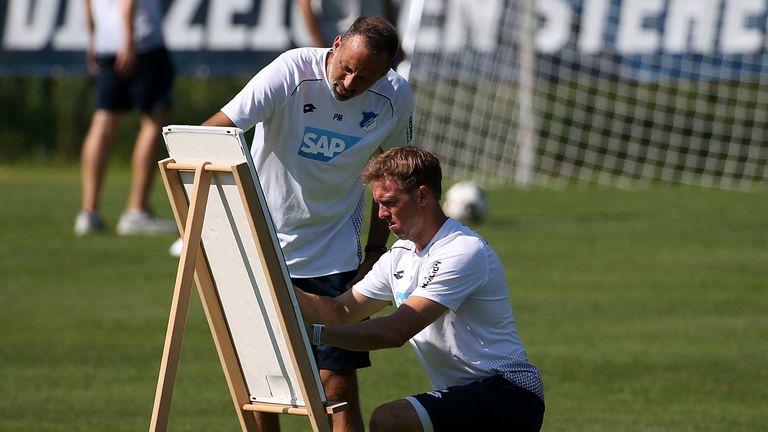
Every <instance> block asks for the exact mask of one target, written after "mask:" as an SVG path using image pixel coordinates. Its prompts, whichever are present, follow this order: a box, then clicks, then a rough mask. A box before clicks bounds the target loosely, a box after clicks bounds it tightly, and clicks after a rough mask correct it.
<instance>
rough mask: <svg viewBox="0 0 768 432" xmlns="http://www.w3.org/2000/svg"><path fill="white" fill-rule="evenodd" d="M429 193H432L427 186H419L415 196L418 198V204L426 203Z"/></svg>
mask: <svg viewBox="0 0 768 432" xmlns="http://www.w3.org/2000/svg"><path fill="white" fill-rule="evenodd" d="M431 194H432V192H430V190H429V188H428V187H426V186H424V185H421V186H419V189H418V190H417V191H416V197H417V199H418V204H419V205H426V203H427V200H428V199H429V196H430V195H431Z"/></svg>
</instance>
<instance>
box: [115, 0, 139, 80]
mask: <svg viewBox="0 0 768 432" xmlns="http://www.w3.org/2000/svg"><path fill="white" fill-rule="evenodd" d="M135 12H136V0H123V1H121V2H120V20H121V21H122V25H123V46H122V48H120V51H119V52H118V53H117V58H115V72H117V74H118V75H120V76H130V75H131V74H132V73H133V70H134V69H135V67H136V50H135V47H134V42H133V32H134V28H133V15H134V14H135Z"/></svg>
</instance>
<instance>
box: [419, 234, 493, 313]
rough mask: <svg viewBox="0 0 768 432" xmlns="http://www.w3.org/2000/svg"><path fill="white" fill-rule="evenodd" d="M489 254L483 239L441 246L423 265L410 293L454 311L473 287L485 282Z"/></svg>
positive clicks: (470, 292)
mask: <svg viewBox="0 0 768 432" xmlns="http://www.w3.org/2000/svg"><path fill="white" fill-rule="evenodd" d="M488 271H489V265H488V258H487V256H486V253H485V250H484V248H483V244H482V240H480V239H473V240H472V241H471V242H467V244H462V245H461V247H455V246H454V247H451V248H444V249H443V250H441V251H440V252H438V253H436V254H434V255H432V256H430V259H429V260H428V261H427V262H426V263H425V265H424V266H423V267H422V270H421V275H420V281H419V285H418V287H417V288H416V289H415V290H414V291H413V293H412V294H411V295H415V296H419V297H424V298H427V299H430V300H432V301H435V302H437V303H440V304H441V305H443V306H445V307H447V308H448V309H450V310H452V311H456V310H457V309H458V308H459V307H460V306H461V304H462V303H463V302H464V300H465V299H466V298H467V297H469V296H470V295H471V294H472V293H473V292H474V291H475V290H477V289H479V288H480V287H483V286H485V285H486V284H487V283H488Z"/></svg>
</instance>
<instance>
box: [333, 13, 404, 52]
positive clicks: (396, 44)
mask: <svg viewBox="0 0 768 432" xmlns="http://www.w3.org/2000/svg"><path fill="white" fill-rule="evenodd" d="M356 35H360V36H362V37H363V39H365V43H366V46H367V47H368V49H369V50H370V51H371V52H374V53H379V52H385V53H387V54H389V60H390V61H392V59H393V58H395V56H396V55H397V51H398V50H399V49H400V38H399V37H398V36H397V30H395V28H394V27H392V24H390V23H388V22H387V21H386V20H385V19H383V18H379V17H377V16H361V17H358V18H357V19H356V20H355V22H353V23H352V25H351V26H349V29H347V31H346V32H344V34H342V35H341V42H342V43H344V41H345V40H347V38H349V37H351V36H356Z"/></svg>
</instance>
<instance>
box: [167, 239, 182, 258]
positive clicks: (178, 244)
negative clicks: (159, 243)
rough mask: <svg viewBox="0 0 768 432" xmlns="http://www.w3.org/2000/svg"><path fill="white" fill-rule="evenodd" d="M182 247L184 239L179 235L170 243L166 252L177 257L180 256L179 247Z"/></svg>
mask: <svg viewBox="0 0 768 432" xmlns="http://www.w3.org/2000/svg"><path fill="white" fill-rule="evenodd" d="M183 247H184V240H182V239H181V237H179V239H178V240H176V241H175V242H173V244H172V245H171V247H170V249H168V252H170V253H171V256H174V257H177V258H178V257H180V256H181V249H182V248H183Z"/></svg>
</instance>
